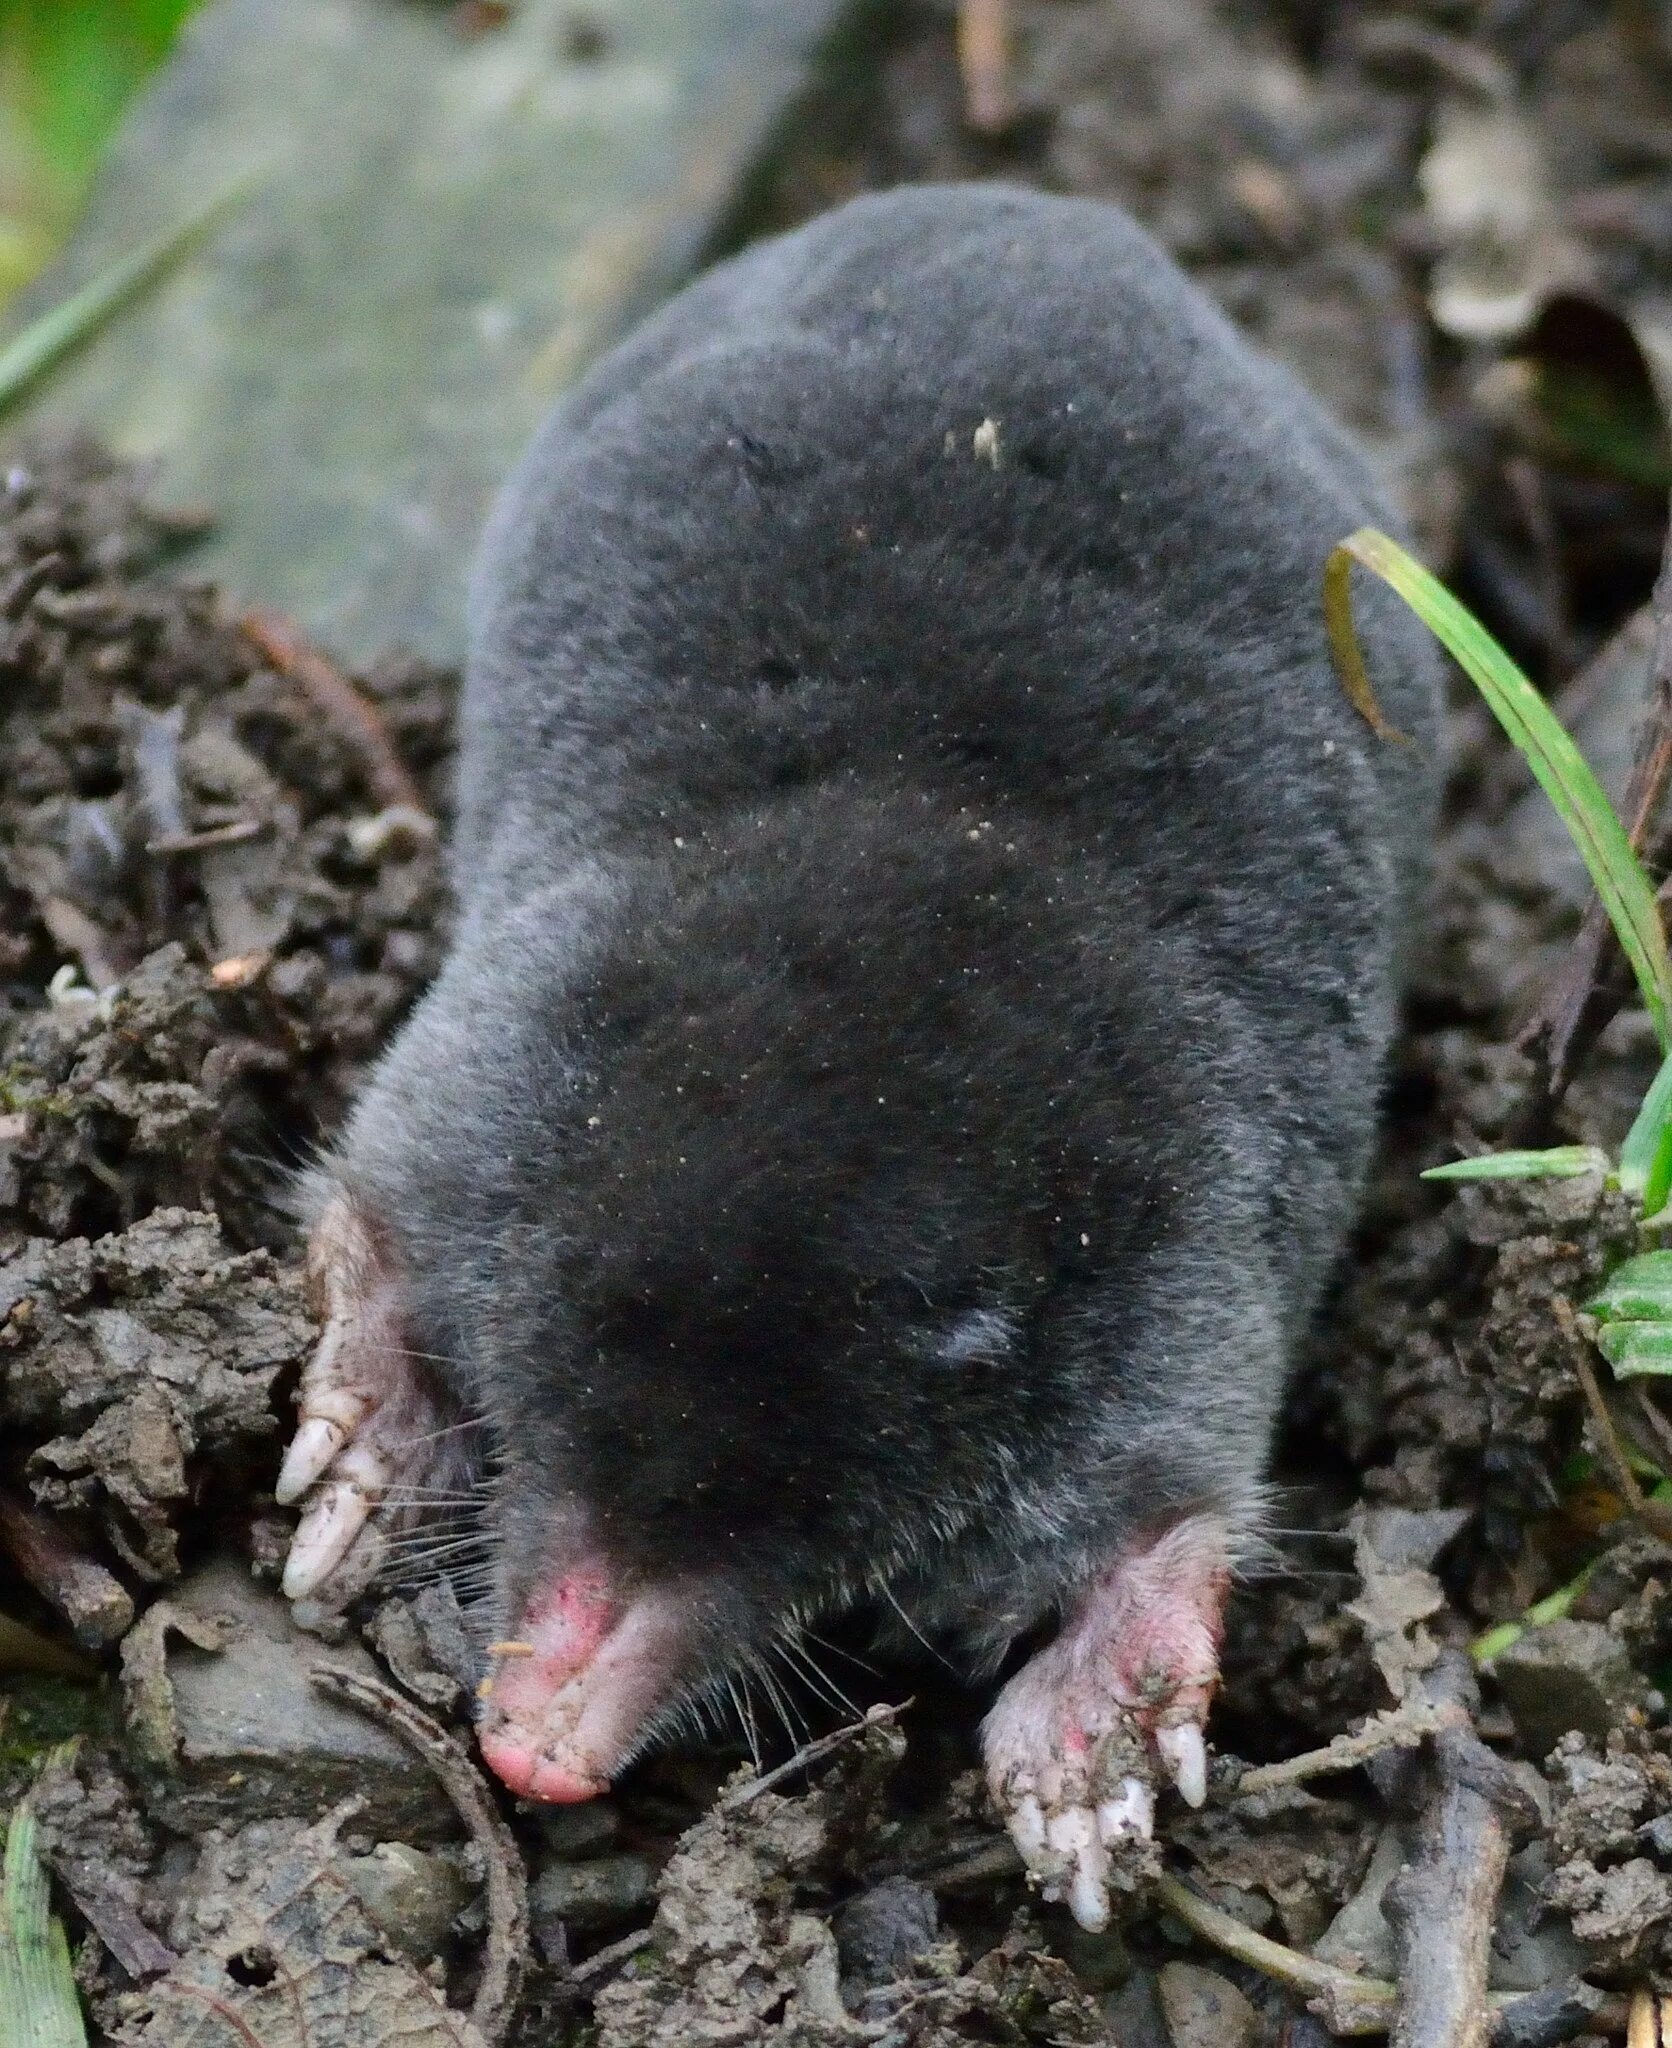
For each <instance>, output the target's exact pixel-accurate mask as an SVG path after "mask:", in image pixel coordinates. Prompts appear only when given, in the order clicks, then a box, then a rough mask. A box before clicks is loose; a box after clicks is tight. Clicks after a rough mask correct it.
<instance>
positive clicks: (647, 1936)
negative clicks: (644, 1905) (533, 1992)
mask: <svg viewBox="0 0 1672 2048" xmlns="http://www.w3.org/2000/svg"><path fill="white" fill-rule="evenodd" d="M655 1931H656V1930H655V1929H654V1928H653V1927H639V1928H635V1929H634V1931H633V1932H632V1933H631V1934H624V1935H623V1936H622V1937H621V1939H620V1940H619V1941H612V1942H611V1943H610V1945H609V1947H608V1948H601V1949H600V1950H599V1951H598V1953H597V1954H596V1955H595V1956H588V1957H587V1959H586V1961H585V1962H584V1963H577V1964H576V1965H575V1967H574V1968H573V1969H572V1970H571V1971H570V1972H569V1976H568V1979H567V1981H568V1982H569V1983H571V1984H573V1985H575V1986H576V1987H577V1988H579V1987H581V1986H584V1985H588V1984H596V1983H597V1982H598V1981H599V1979H600V1978H603V1977H613V1976H614V1974H615V1973H616V1971H617V1970H619V1969H620V1968H621V1967H622V1965H623V1964H624V1963H630V1962H631V1961H632V1960H633V1958H634V1956H636V1955H637V1954H638V1953H639V1951H640V1950H641V1949H645V1948H648V1947H649V1946H650V1940H651V1936H652V1935H653V1934H654V1933H655Z"/></svg>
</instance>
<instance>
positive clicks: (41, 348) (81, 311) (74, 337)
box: [0, 181, 249, 413]
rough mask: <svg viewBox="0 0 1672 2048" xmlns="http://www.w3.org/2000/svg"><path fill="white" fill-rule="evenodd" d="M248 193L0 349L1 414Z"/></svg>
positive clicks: (225, 199) (203, 211)
mask: <svg viewBox="0 0 1672 2048" xmlns="http://www.w3.org/2000/svg"><path fill="white" fill-rule="evenodd" d="M248 190H249V185H248V182H247V181H244V182H240V183H239V184H238V185H236V186H234V187H233V188H232V189H231V190H230V191H227V192H223V193H221V194H220V195H219V196H218V197H217V198H215V199H212V200H210V202H209V203H208V205H207V206H204V207H202V208H200V209H199V210H198V212H196V213H194V214H193V215H192V216H191V217H190V218H189V219H188V220H184V221H182V222H181V223H180V224H179V226H178V227H173V228H170V229H169V230H168V232H167V233H166V234H162V235H159V236H158V237H157V238H156V240H155V241H152V242H147V243H146V244H145V245H144V247H143V248H139V249H135V250H134V251H133V253H132V254H131V255H128V256H123V257H120V258H118V260H117V261H116V262H114V263H112V264H110V265H109V266H108V267H107V268H106V269H104V270H102V271H100V273H99V275H98V276H97V277H95V278H92V279H91V280H90V281H89V282H88V283H86V284H84V285H83V286H82V287H81V289H80V290H79V291H76V292H72V293H71V294H70V296H69V297H68V298H67V299H65V300H64V301H63V303H62V304H61V305H57V306H53V307H51V308H50V309H49V310H48V311H47V312H45V313H42V314H41V315H40V317H39V318H38V319H35V320H32V321H31V322H30V323H29V325H28V326H27V327H26V328H24V330H23V332H22V333H21V334H19V335H17V336H16V337H15V338H14V339H13V340H12V341H10V342H8V343H7V344H6V345H5V347H4V348H0V413H3V412H5V411H7V410H9V409H10V407H11V406H13V405H15V404H16V402H17V401H18V399H20V398H21V397H22V396H23V394H24V393H25V392H26V391H28V390H29V389H30V388H31V387H32V386H33V385H34V384H35V383H36V382H37V381H38V380H39V379H40V378H42V377H44V376H45V375H46V373H47V371H48V370H50V369H52V368H53V367H54V366H55V365H56V364H58V363H60V362H62V361H63V359H64V358H65V357H66V356H67V355H69V354H70V353H71V352H72V351H73V350H75V349H77V348H80V347H81V345H82V343H83V342H85V341H88V340H90V339H91V338H92V336H93V335H95V334H96V333H97V332H98V331H99V329H100V328H101V327H103V326H104V325H105V324H106V322H107V321H109V320H112V319H114V318H115V316H116V315H117V314H118V313H119V312H121V310H122V308H123V307H124V306H126V305H127V304H129V302H130V301H132V300H133V299H136V298H138V296H139V295H140V293H142V292H143V291H145V290H146V289H147V287H148V286H150V285H152V284H154V283H155V282H156V281H157V279H158V278H160V277H161V276H162V275H163V274H164V273H165V272H166V271H167V270H168V269H170V268H171V267H172V266H173V265H174V264H175V263H177V262H179V260H180V259H181V257H183V256H184V255H186V253H187V252H188V251H189V250H191V249H192V248H194V247H195V246H196V245H197V243H198V242H199V241H201V240H202V238H203V237H204V236H205V235H206V234H207V233H208V232H209V231H210V229H211V228H212V227H214V226H215V224H216V223H217V222H218V221H219V220H220V219H221V217H222V216H223V215H224V214H225V213H227V212H228V211H229V210H230V209H231V208H232V207H233V206H234V205H235V204H236V203H237V202H238V201H239V200H241V199H242V198H243V197H244V195H245V193H246V192H247V191H248Z"/></svg>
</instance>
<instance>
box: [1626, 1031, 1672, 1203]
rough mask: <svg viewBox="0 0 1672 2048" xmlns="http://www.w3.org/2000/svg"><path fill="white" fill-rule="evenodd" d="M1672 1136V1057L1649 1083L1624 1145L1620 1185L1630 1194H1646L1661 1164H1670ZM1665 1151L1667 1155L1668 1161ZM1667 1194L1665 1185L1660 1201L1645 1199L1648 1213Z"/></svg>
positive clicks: (1661, 1166) (1662, 1063) (1663, 1200)
mask: <svg viewBox="0 0 1672 2048" xmlns="http://www.w3.org/2000/svg"><path fill="white" fill-rule="evenodd" d="M1669 1140H1672V1058H1667V1059H1665V1060H1663V1061H1662V1062H1661V1067H1660V1072H1659V1073H1658V1074H1656V1076H1655V1078H1654V1080H1653V1081H1652V1082H1651V1083H1650V1084H1649V1092H1648V1094H1647V1095H1645V1096H1644V1098H1643V1106H1642V1108H1641V1109H1640V1110H1639V1111H1638V1112H1637V1116H1636V1119H1635V1121H1634V1122H1633V1124H1632V1127H1631V1129H1630V1130H1629V1131H1628V1132H1627V1133H1626V1141H1625V1143H1624V1144H1623V1145H1622V1146H1621V1147H1620V1185H1621V1187H1622V1188H1624V1189H1625V1191H1626V1193H1627V1194H1628V1195H1642V1194H1644V1193H1645V1191H1646V1190H1647V1189H1648V1187H1649V1186H1650V1183H1651V1182H1652V1181H1653V1180H1655V1179H1656V1178H1657V1177H1658V1176H1657V1168H1659V1169H1661V1170H1662V1171H1664V1170H1666V1168H1667V1165H1668V1164H1672V1149H1669ZM1663 1154H1666V1155H1667V1159H1666V1160H1665V1161H1663V1159H1662V1155H1663ZM1666 1194H1667V1190H1666V1188H1665V1187H1664V1186H1663V1187H1662V1188H1661V1189H1660V1201H1658V1202H1654V1203H1652V1204H1651V1203H1650V1202H1649V1201H1648V1200H1647V1199H1645V1201H1644V1204H1643V1207H1644V1213H1645V1214H1647V1215H1652V1214H1653V1213H1654V1211H1655V1210H1656V1209H1658V1208H1659V1207H1660V1206H1661V1204H1662V1203H1664V1202H1665V1200H1666Z"/></svg>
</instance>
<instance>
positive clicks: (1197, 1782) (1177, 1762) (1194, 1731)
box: [1155, 1721, 1208, 1806]
mask: <svg viewBox="0 0 1672 2048" xmlns="http://www.w3.org/2000/svg"><path fill="white" fill-rule="evenodd" d="M1155 1746H1156V1748H1157V1750H1159V1751H1160V1754H1161V1761H1162V1763H1163V1764H1164V1765H1165V1767H1166V1770H1167V1774H1168V1776H1169V1777H1170V1778H1171V1779H1172V1781H1173V1783H1174V1784H1175V1785H1176V1786H1177V1787H1178V1788H1179V1797H1180V1798H1181V1799H1182V1800H1183V1801H1184V1803H1185V1804H1186V1806H1200V1805H1201V1804H1202V1802H1203V1800H1204V1799H1206V1798H1207V1796H1208V1750H1207V1744H1206V1743H1205V1742H1204V1741H1203V1739H1202V1731H1201V1729H1200V1728H1199V1727H1198V1726H1197V1725H1196V1723H1195V1722H1194V1721H1180V1722H1179V1723H1178V1724H1177V1725H1176V1726H1174V1727H1172V1728H1158V1729H1157V1730H1156V1732H1155Z"/></svg>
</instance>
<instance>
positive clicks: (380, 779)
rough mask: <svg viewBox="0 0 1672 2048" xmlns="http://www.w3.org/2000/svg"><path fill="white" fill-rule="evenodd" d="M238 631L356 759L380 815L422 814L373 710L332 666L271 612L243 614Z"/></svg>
mask: <svg viewBox="0 0 1672 2048" xmlns="http://www.w3.org/2000/svg"><path fill="white" fill-rule="evenodd" d="M239 625H240V627H241V629H242V631H243V634H244V637H245V638H246V639H247V640H249V641H250V642H251V643H252V644H253V645H254V647H255V648H256V650H257V652H258V653H259V654H260V655H261V656H262V658H263V659H264V660H266V661H270V662H271V663H272V664H273V666H274V667H275V668H276V669H277V670H278V671H279V673H280V675H282V676H288V677H289V678H290V680H291V681H292V682H293V683H295V684H296V686H297V687H298V688H299V689H300V690H301V691H302V692H303V693H304V695H306V696H308V697H310V698H311V699H312V700H313V703H314V706H315V708H316V709H317V710H318V711H319V712H320V713H321V714H322V715H323V716H324V717H325V718H326V719H327V720H328V721H329V722H330V724H331V725H333V726H334V727H335V728H336V730H337V732H338V734H339V735H340V736H341V737H342V738H343V739H344V740H346V741H347V743H348V744H349V745H350V746H351V747H352V748H353V749H354V751H355V752H356V753H357V754H358V755H359V756H360V761H361V764H362V766H363V767H364V769H365V771H366V782H367V785H368V786H369V788H370V789H371V792H372V795H373V796H374V797H376V799H377V801H378V802H379V803H380V804H381V805H383V806H384V808H385V809H387V808H388V807H389V806H390V805H392V804H402V805H405V806H408V807H409V808H410V809H412V810H415V811H422V812H425V813H427V812H428V810H429V806H428V805H427V804H426V803H425V801H424V792H423V791H422V790H421V789H420V788H419V787H418V784H417V783H416V782H415V781H414V780H413V777H412V772H411V770H410V769H409V768H408V767H407V765H406V763H405V762H404V761H403V760H402V759H401V757H400V755H399V754H398V753H397V752H396V751H395V743H394V741H393V740H391V739H390V737H389V733H388V729H387V728H386V727H385V725H384V723H383V720H382V719H381V718H380V717H379V716H378V713H377V710H376V707H375V706H374V705H373V704H372V703H371V701H370V700H369V699H368V698H367V697H366V696H365V695H364V694H363V693H362V692H361V691H360V690H357V689H356V688H355V686H354V685H353V683H351V682H350V681H349V679H348V677H347V676H345V675H344V674H343V672H342V670H341V669H339V668H338V667H337V666H336V664H335V663H334V662H330V661H327V660H326V658H325V656H324V655H323V654H321V653H320V652H319V650H318V649H317V648H315V647H310V646H309V645H308V643H307V641H306V640H304V639H303V637H302V635H301V633H300V632H299V631H298V629H297V628H296V627H295V626H293V625H292V624H291V623H290V621H289V620H288V619H282V618H280V617H279V616H278V614H277V613H275V612H263V611H254V612H247V613H246V614H245V615H244V617H243V618H242V619H241V620H240V621H239Z"/></svg>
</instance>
